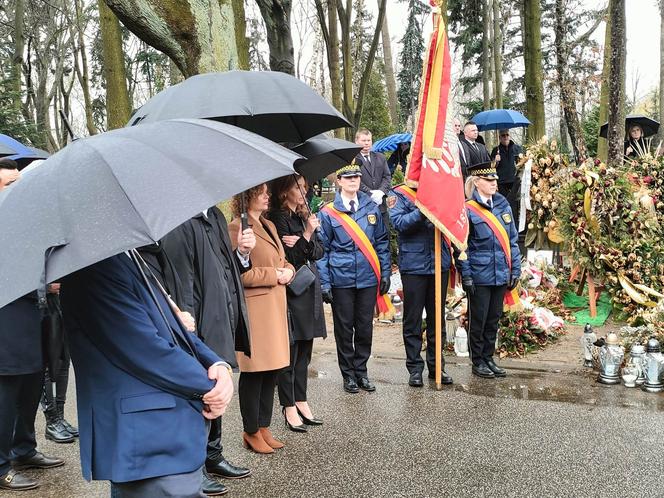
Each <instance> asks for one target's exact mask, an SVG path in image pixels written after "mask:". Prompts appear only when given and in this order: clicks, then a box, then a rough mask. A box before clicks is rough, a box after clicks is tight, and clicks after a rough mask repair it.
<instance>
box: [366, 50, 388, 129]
mask: <svg viewBox="0 0 664 498" xmlns="http://www.w3.org/2000/svg"><path fill="white" fill-rule="evenodd" d="M377 62H378V61H377ZM376 66H379V65H378V64H374V69H373V70H372V71H371V77H370V78H369V85H368V88H367V93H366V96H365V97H364V107H363V108H362V117H361V119H360V127H361V128H367V129H368V130H371V134H372V135H373V137H374V139H375V140H378V139H380V138H383V137H385V136H387V135H391V134H392V133H394V129H393V128H392V123H391V120H390V110H389V107H388V103H387V93H386V92H385V86H384V85H383V80H384V77H383V74H382V71H381V69H382V67H376ZM381 66H382V65H381Z"/></svg>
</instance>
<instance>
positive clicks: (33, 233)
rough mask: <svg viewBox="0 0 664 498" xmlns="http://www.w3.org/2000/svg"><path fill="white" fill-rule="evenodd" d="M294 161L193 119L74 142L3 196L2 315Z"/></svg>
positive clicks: (286, 170)
mask: <svg viewBox="0 0 664 498" xmlns="http://www.w3.org/2000/svg"><path fill="white" fill-rule="evenodd" d="M297 159H302V157H301V156H299V155H298V154H296V153H294V152H291V151H289V150H288V149H285V148H283V147H281V146H279V145H277V144H275V143H273V142H270V141H269V140H267V139H265V138H263V137H259V136H257V135H255V134H253V133H250V132H248V131H245V130H241V129H239V128H236V127H233V126H230V125H227V124H224V123H218V122H215V121H206V120H195V119H191V120H173V121H163V122H159V123H154V124H150V125H144V126H136V127H132V128H122V129H119V130H113V131H110V132H107V133H103V134H101V135H95V136H92V137H89V138H85V139H81V140H77V141H75V142H72V143H71V144H70V145H68V146H67V147H65V148H64V149H63V150H61V151H60V152H58V153H57V154H55V155H53V156H52V157H50V158H49V159H47V160H46V161H45V162H44V163H43V164H42V165H41V166H40V167H39V168H36V169H35V170H34V171H32V172H31V173H30V174H29V175H26V176H25V178H22V179H20V180H19V181H17V182H15V183H14V184H12V185H11V186H10V187H8V188H6V189H4V190H3V191H2V192H0V214H1V215H2V219H3V227H2V231H1V232H0V244H1V246H2V253H3V257H2V258H0V307H2V306H4V305H6V304H7V303H9V302H11V301H13V300H14V299H16V298H18V297H20V296H22V295H24V294H27V293H28V292H30V291H32V290H34V289H41V288H42V286H43V284H44V282H54V281H57V280H58V279H59V278H61V277H63V276H65V275H67V274H69V273H71V272H73V271H76V270H78V269H80V268H84V267H86V266H88V265H91V264H93V263H95V262H97V261H100V260H102V259H105V258H108V257H110V256H112V255H114V254H118V253H120V252H122V251H125V250H128V249H131V248H135V247H140V246H144V245H147V244H152V243H154V242H155V241H157V240H159V239H160V238H162V237H163V236H164V235H166V234H167V233H168V232H170V231H171V230H172V229H174V228H175V227H176V226H178V225H180V224H182V223H183V222H185V221H186V220H188V219H189V218H191V217H192V216H194V215H195V214H196V213H200V212H201V211H203V210H204V209H207V208H209V207H210V206H213V205H215V204H216V203H217V202H219V201H221V200H223V199H226V198H229V197H230V196H232V195H233V194H236V193H238V192H241V191H243V190H246V189H247V188H249V187H252V186H254V185H258V184H260V183H262V182H265V181H267V180H270V179H273V178H276V177H279V176H283V175H288V174H293V173H294V170H293V167H292V164H293V163H294V162H295V161H296V160H297ZM246 165H251V168H247V167H246ZM51 248H54V249H51ZM49 253H50V254H49ZM44 268H45V271H46V274H45V278H44V281H42V275H43V273H44Z"/></svg>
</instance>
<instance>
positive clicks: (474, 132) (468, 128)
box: [459, 121, 491, 181]
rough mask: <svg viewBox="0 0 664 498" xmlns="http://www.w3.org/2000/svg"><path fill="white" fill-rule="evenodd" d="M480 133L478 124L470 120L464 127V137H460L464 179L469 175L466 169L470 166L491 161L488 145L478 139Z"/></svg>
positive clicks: (460, 155)
mask: <svg viewBox="0 0 664 498" xmlns="http://www.w3.org/2000/svg"><path fill="white" fill-rule="evenodd" d="M478 135H479V130H478V129H477V125H476V124H475V123H473V122H472V121H468V122H467V123H466V124H465V126H464V127H463V138H460V139H459V158H460V159H461V172H462V173H463V179H464V181H465V180H466V177H467V176H468V175H467V173H466V169H467V168H468V167H469V166H472V165H474V164H480V163H485V162H490V161H491V158H490V157H489V151H488V150H487V148H486V146H485V145H484V144H483V143H480V142H478V141H477V138H478Z"/></svg>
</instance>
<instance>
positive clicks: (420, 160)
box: [406, 0, 468, 251]
mask: <svg viewBox="0 0 664 498" xmlns="http://www.w3.org/2000/svg"><path fill="white" fill-rule="evenodd" d="M430 3H431V5H432V6H433V7H434V13H433V22H434V28H433V32H432V34H431V40H430V41H429V46H428V49H427V58H426V61H425V64H424V67H423V70H422V86H421V88H420V98H419V110H418V116H417V129H416V131H415V134H414V137H413V144H412V147H411V153H410V156H409V158H408V167H407V168H406V184H408V185H409V186H411V187H413V188H417V197H416V205H417V207H418V208H420V210H421V211H422V212H423V213H424V215H425V216H426V217H427V218H429V219H430V220H431V222H432V223H433V224H434V225H436V227H437V228H438V229H439V230H440V231H441V232H442V233H443V234H444V235H445V236H446V237H447V238H448V240H450V241H451V242H452V243H453V244H454V245H455V246H456V247H457V248H459V250H462V251H463V250H464V249H465V248H466V242H467V239H468V215H467V213H466V206H465V200H466V199H465V194H464V189H463V176H462V174H461V165H460V164H459V153H458V140H457V138H456V136H455V134H454V132H453V131H452V130H451V129H450V130H447V129H446V128H447V126H446V125H447V105H448V99H449V93H450V83H451V69H452V59H451V57H450V47H449V43H448V40H447V28H446V26H445V21H444V19H443V16H442V15H441V12H440V6H439V4H440V0H437V1H434V0H430Z"/></svg>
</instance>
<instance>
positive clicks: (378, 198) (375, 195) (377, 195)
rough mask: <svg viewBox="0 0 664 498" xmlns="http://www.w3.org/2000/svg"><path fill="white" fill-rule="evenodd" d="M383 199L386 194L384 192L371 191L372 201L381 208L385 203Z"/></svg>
mask: <svg viewBox="0 0 664 498" xmlns="http://www.w3.org/2000/svg"><path fill="white" fill-rule="evenodd" d="M383 197H385V192H383V191H382V190H372V191H371V200H372V201H374V202H375V203H376V204H378V205H379V206H380V205H381V204H382V203H383Z"/></svg>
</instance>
